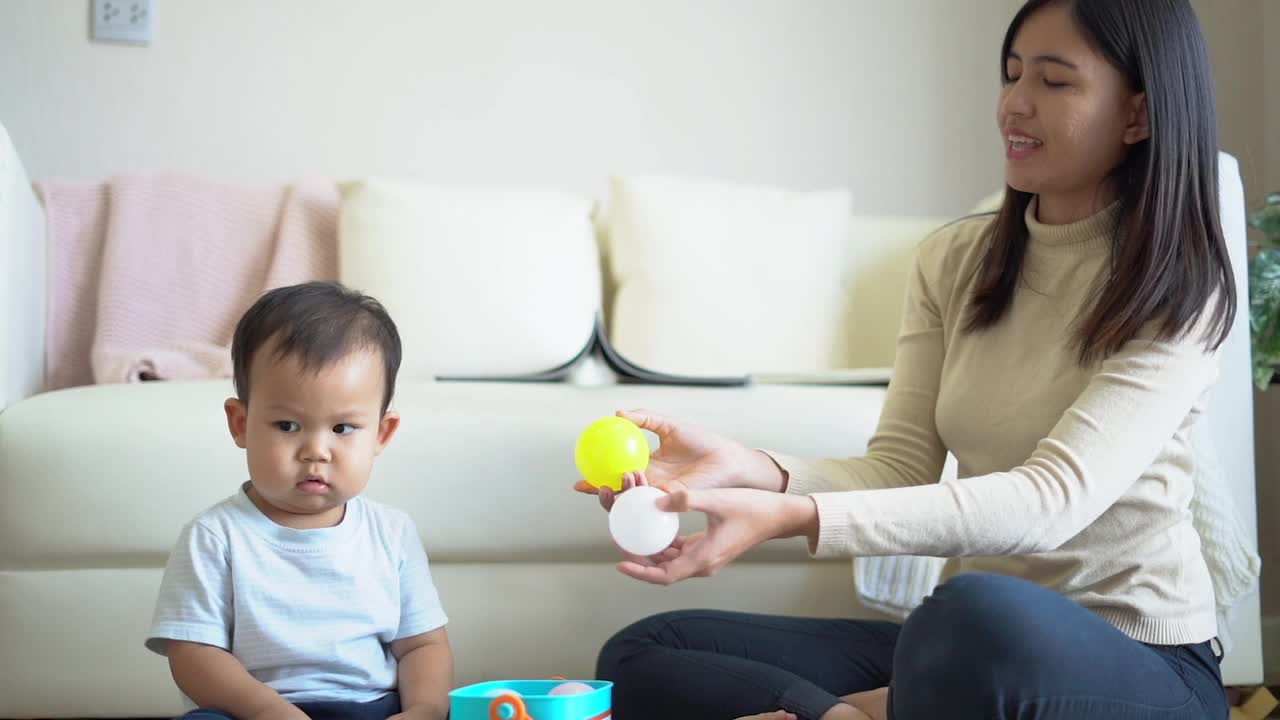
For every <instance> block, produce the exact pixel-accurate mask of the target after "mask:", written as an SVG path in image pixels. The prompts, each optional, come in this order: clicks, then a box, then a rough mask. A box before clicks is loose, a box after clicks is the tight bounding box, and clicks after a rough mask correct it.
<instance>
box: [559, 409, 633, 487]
mask: <svg viewBox="0 0 1280 720" xmlns="http://www.w3.org/2000/svg"><path fill="white" fill-rule="evenodd" d="M573 459H574V463H575V464H576V465H577V466H578V472H579V473H582V479H583V480H585V481H587V484H588V485H590V486H592V487H594V488H602V487H607V488H611V489H612V490H614V491H615V492H616V491H619V490H621V489H622V476H623V474H625V473H629V472H639V471H641V470H644V469H645V468H646V467H648V465H649V441H648V440H647V439H646V438H645V435H644V431H643V430H641V429H640V428H639V426H637V425H636V424H635V423H633V422H631V421H630V420H628V419H626V418H622V417H617V416H609V417H603V418H600V419H599V420H596V421H595V422H593V423H591V424H590V425H588V426H587V428H586V429H585V430H583V431H582V434H580V435H579V436H578V442H577V445H575V446H574V449H573Z"/></svg>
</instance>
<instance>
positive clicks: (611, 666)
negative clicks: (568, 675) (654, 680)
mask: <svg viewBox="0 0 1280 720" xmlns="http://www.w3.org/2000/svg"><path fill="white" fill-rule="evenodd" d="M690 613H691V611H689V610H672V611H669V612H664V613H658V614H657V615H650V616H649V617H647V618H644V619H642V620H637V621H636V622H634V623H631V624H630V625H628V626H626V627H625V628H623V629H621V630H619V631H618V632H616V633H614V635H613V637H611V638H609V639H608V640H607V641H606V642H605V644H604V646H603V647H601V648H600V654H599V655H598V656H597V658H596V677H597V678H599V679H601V680H616V679H617V677H618V675H619V672H620V670H621V668H622V667H623V666H624V665H625V664H626V662H627V660H629V659H631V658H632V657H635V655H636V654H638V653H641V652H644V651H645V650H646V649H649V648H652V647H655V646H661V645H664V644H665V643H666V642H667V641H666V640H665V639H664V636H665V634H666V631H667V630H668V629H669V628H670V627H671V626H672V625H673V624H675V623H678V622H679V621H680V620H681V618H682V617H684V616H686V615H688V614H690Z"/></svg>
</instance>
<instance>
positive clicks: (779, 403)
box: [0, 381, 884, 571]
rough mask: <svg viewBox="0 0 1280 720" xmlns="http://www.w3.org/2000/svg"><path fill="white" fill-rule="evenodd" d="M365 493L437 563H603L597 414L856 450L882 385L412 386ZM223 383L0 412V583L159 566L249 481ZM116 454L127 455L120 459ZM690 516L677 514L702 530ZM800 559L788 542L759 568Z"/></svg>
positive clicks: (120, 392)
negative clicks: (588, 483) (593, 478)
mask: <svg viewBox="0 0 1280 720" xmlns="http://www.w3.org/2000/svg"><path fill="white" fill-rule="evenodd" d="M397 389H398V394H397V398H396V401H395V406H396V407H397V409H398V410H399V411H400V412H401V414H402V416H403V422H402V425H401V429H400V431H399V433H398V435H397V436H396V437H395V438H394V439H393V440H392V442H391V444H390V445H389V446H388V447H387V450H386V452H384V453H383V454H382V456H381V457H379V458H378V460H377V462H376V463H375V464H374V470H373V478H372V480H371V482H370V484H369V489H368V494H369V496H370V497H372V498H374V499H376V500H382V501H385V502H388V503H391V504H393V505H395V506H397V507H399V508H401V509H404V510H405V511H407V512H409V513H410V514H411V515H412V516H413V517H414V519H415V520H416V521H417V523H418V527H419V529H420V530H421V532H422V535H423V537H424V539H425V540H426V544H427V551H428V553H429V554H430V555H431V557H432V559H433V561H467V560H471V561H519V560H520V559H522V558H523V559H526V560H541V561H573V560H582V561H586V560H612V559H616V558H617V551H616V550H615V549H614V547H613V544H612V542H611V540H610V539H609V532H608V521H607V516H606V515H605V513H603V512H602V511H601V510H600V508H599V506H598V505H597V503H596V501H595V498H593V497H590V496H587V495H582V494H579V493H575V492H573V491H572V489H571V486H572V484H573V482H574V480H576V479H577V475H576V470H575V468H574V463H573V447H574V443H575V441H576V438H577V434H578V433H579V432H580V431H581V430H582V429H583V428H584V427H586V426H587V424H588V423H589V422H590V421H592V420H594V419H595V418H597V417H599V416H602V415H606V414H609V413H612V412H613V411H614V410H615V409H617V408H627V407H637V406H642V405H645V406H649V407H652V408H654V409H655V410H660V411H662V412H667V413H670V414H672V415H674V416H677V417H686V418H688V419H690V420H693V421H698V422H701V423H703V424H705V425H707V426H708V427H714V428H716V429H718V430H721V431H723V432H725V433H727V434H729V435H730V436H733V437H737V438H738V439H740V440H741V441H743V442H745V443H748V444H751V445H754V446H769V447H775V448H777V449H779V450H781V451H785V452H789V453H796V454H800V455H833V456H839V455H851V454H856V453H859V452H862V451H863V450H864V449H865V447H866V443H867V440H868V439H869V438H870V435H871V432H872V430H873V429H874V427H875V423H876V419H877V416H878V415H879V412H880V407H881V404H882V402H883V396H884V389H883V388H869V387H840V388H836V387H780V386H760V387H754V388H707V389H697V388H683V387H646V386H636V385H615V386H601V387H594V388H592V387H576V386H572V385H563V384H549V383H528V384H515V383H482V382H474V383H472V382H457V383H454V382H413V381H409V382H405V383H402V384H401V385H399V386H398V388H397ZM231 392H232V390H231V385H230V383H229V382H225V381H201V382H168V383H148V384H141V385H94V386H88V387H81V388H73V389H68V390H61V391H57V392H52V393H45V394H42V395H37V396H35V397H33V398H29V399H27V400H24V401H22V402H19V403H17V404H15V405H13V406H10V407H9V408H7V409H6V410H4V412H2V413H0V571H3V570H7V569H13V568H67V567H110V566H121V565H123V566H129V567H139V566H156V567H158V566H161V565H163V563H164V557H165V555H166V554H167V553H168V551H169V549H170V547H171V546H172V544H173V542H174V541H175V540H176V539H177V537H178V532H179V530H180V529H181V528H182V526H183V525H184V524H185V523H186V522H187V521H188V520H190V519H191V518H192V517H193V516H194V515H195V514H196V513H198V512H200V511H201V510H203V509H205V508H207V507H209V506H210V505H212V504H214V503H216V502H218V501H219V500H221V499H222V498H224V497H226V496H227V495H230V494H231V493H232V492H234V491H235V489H236V488H237V487H238V486H239V484H240V483H241V482H242V481H243V480H244V479H245V478H246V470H245V457H244V451H242V450H240V449H238V448H237V447H236V446H235V445H234V444H233V443H232V441H231V438H230V436H229V435H228V434H227V429H226V424H225V418H224V416H223V412H222V407H221V405H222V401H223V400H224V399H225V398H226V397H228V396H230V395H231ZM122 449H124V451H122ZM698 517H700V516H697V517H695V516H693V515H689V516H687V517H686V518H685V520H686V521H687V522H686V527H687V528H692V527H696V526H697V519H698ZM770 553H772V554H773V556H774V557H776V556H777V554H778V553H785V554H787V555H788V556H789V557H792V558H799V557H803V556H804V551H803V547H802V545H801V544H797V543H781V544H779V546H778V547H776V548H771V549H766V550H764V551H763V555H762V557H768V556H770Z"/></svg>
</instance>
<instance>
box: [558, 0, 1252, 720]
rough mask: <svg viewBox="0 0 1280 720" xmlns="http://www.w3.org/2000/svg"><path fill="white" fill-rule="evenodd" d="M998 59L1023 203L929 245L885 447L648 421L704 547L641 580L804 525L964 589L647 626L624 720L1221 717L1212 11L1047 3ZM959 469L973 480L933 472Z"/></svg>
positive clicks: (669, 555)
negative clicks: (1209, 485)
mask: <svg viewBox="0 0 1280 720" xmlns="http://www.w3.org/2000/svg"><path fill="white" fill-rule="evenodd" d="M1001 62H1002V65H1001V73H1002V76H1003V79H1004V89H1003V92H1002V93H1001V95H1000V100H999V104H998V107H997V121H998V126H999V129H1000V132H1001V134H1002V137H1003V138H1004V140H1005V146H1006V157H1007V165H1006V174H1007V184H1008V187H1009V190H1008V191H1007V192H1006V194H1005V199H1004V204H1003V207H1001V209H1000V210H999V212H998V213H996V214H995V215H994V216H985V217H978V218H970V219H966V220H962V221H959V222H957V223H954V224H952V225H950V226H948V227H946V228H944V229H942V230H940V231H938V232H937V233H935V234H934V235H933V236H931V237H930V238H928V239H927V240H926V241H925V242H924V243H923V244H922V245H921V247H920V249H919V253H918V257H917V259H916V264H915V268H914V270H913V272H912V276H911V277H910V280H909V284H908V290H907V303H906V309H905V311H904V316H903V320H902V330H901V334H900V336H899V339H898V351H897V360H896V365H895V367H894V377H893V382H892V384H891V385H890V388H889V391H888V395H887V398H886V401H885V407H884V410H883V414H882V416H881V419H880V425H879V428H878V430H877V433H876V435H875V437H874V438H873V439H872V440H871V442H870V445H869V447H868V450H867V454H866V455H865V456H864V457H859V458H851V459H840V460H822V461H805V460H801V459H798V458H793V457H788V456H785V455H781V454H777V453H764V452H760V451H751V450H748V449H746V448H744V447H743V446H741V445H739V444H737V443H734V442H732V441H730V440H727V439H725V438H721V437H718V436H716V435H714V434H711V433H709V432H705V431H703V430H700V429H697V428H694V427H691V426H689V425H687V424H683V423H680V422H678V421H675V420H668V419H663V418H660V417H657V416H654V415H651V414H648V413H643V412H640V413H630V414H625V415H626V416H627V417H630V418H632V419H633V420H635V421H636V422H637V423H638V424H639V425H641V426H642V427H644V428H646V429H648V430H651V431H653V432H655V433H656V434H657V435H658V436H659V439H660V441H661V447H660V449H659V450H658V451H657V453H656V454H655V455H654V457H653V459H652V461H651V463H650V466H649V468H648V475H647V477H644V476H640V477H627V478H626V479H625V480H626V487H632V486H634V485H635V484H638V483H645V482H650V483H653V484H656V485H659V486H662V487H665V488H666V489H667V490H668V491H670V495H669V496H667V497H666V498H664V499H663V500H662V501H661V503H662V504H664V505H665V507H667V508H668V509H672V510H679V511H685V510H695V511H700V512H703V513H705V514H706V516H707V519H708V528H707V530H706V531H705V532H704V533H699V534H696V535H693V536H690V537H688V538H683V539H680V540H677V542H676V543H675V544H674V545H673V546H672V547H671V548H669V549H668V550H667V551H666V552H665V553H664V554H663V555H661V556H659V557H655V558H629V559H628V560H626V561H624V562H623V563H622V564H621V565H620V566H619V567H620V569H621V570H622V572H624V573H626V574H628V575H630V576H633V577H635V578H638V579H640V580H645V581H649V582H653V583H659V584H668V583H672V582H677V581H679V580H682V579H684V578H687V577H691V576H699V575H709V574H713V573H715V572H716V571H717V570H718V569H720V568H721V567H723V566H724V565H725V564H726V563H728V562H730V561H731V560H733V559H734V558H735V557H737V556H738V555H740V554H741V553H742V552H744V551H746V550H747V549H749V548H751V547H752V546H754V545H756V544H758V543H760V542H763V541H765V540H768V539H770V538H775V537H786V536H797V535H803V536H806V537H808V539H809V544H810V548H811V550H812V551H813V552H814V553H815V554H816V555H818V556H832V555H845V556H847V555H867V556H874V555H931V556H941V557H950V558H959V559H957V560H952V561H951V562H950V563H949V565H948V573H947V576H948V577H950V578H952V579H950V580H948V581H947V582H945V583H944V584H942V585H941V586H940V587H939V588H937V589H936V590H935V592H934V593H933V594H932V595H931V596H930V597H929V598H927V599H926V600H925V601H924V603H923V604H922V605H921V606H920V607H919V608H918V609H917V610H916V611H915V612H914V613H913V614H912V615H911V616H910V617H909V618H908V619H907V620H906V622H905V623H904V624H903V625H901V626H899V625H896V624H892V623H883V622H868V621H856V620H816V619H812V620H811V619H795V618H777V617H765V616H755V615H744V614H737V613H727V612H718V611H685V612H674V613H666V614H663V615H659V616H656V617H653V618H649V619H646V620H643V621H641V622H639V623H637V624H635V625H633V626H631V627H629V628H627V629H625V630H623V631H622V632H620V633H619V634H618V635H617V636H615V637H614V638H613V639H611V640H610V641H609V642H608V644H607V645H606V646H605V647H604V648H603V649H602V651H601V653H600V657H599V665H598V672H599V675H600V677H602V678H606V679H610V680H613V681H615V683H616V688H615V713H616V717H617V718H618V720H634V719H637V718H641V719H653V718H663V719H664V720H680V719H681V718H697V719H698V720H704V719H707V718H716V717H736V716H746V715H750V714H751V713H761V712H765V711H772V712H766V714H764V715H758V716H753V717H777V718H795V717H799V718H807V719H817V718H821V719H822V720H839V719H841V718H859V719H865V718H868V717H870V718H885V717H894V718H897V719H898V720H914V719H916V718H929V719H931V720H932V719H934V718H942V717H951V718H975V719H978V718H981V719H986V718H1033V717H1034V718H1041V719H1043V718H1086V717H1087V718H1161V719H1162V720H1174V719H1177V718H1197V719H1203V718H1225V717H1227V704H1226V700H1225V697H1224V693H1223V690H1222V686H1221V677H1220V674H1219V670H1218V663H1219V661H1220V658H1219V657H1218V656H1217V654H1216V652H1215V648H1214V646H1213V645H1212V644H1211V641H1212V640H1213V639H1214V635H1215V633H1216V623H1215V618H1214V597H1213V590H1212V586H1211V584H1210V579H1209V574H1208V571H1207V568H1206V566H1205V563H1204V560H1203V558H1202V556H1201V553H1200V546H1199V540H1198V537H1197V535H1196V532H1195V530H1194V528H1193V527H1192V523H1191V516H1190V514H1189V512H1188V505H1189V502H1190V499H1191V495H1192V479H1191V473H1192V469H1193V460H1192V456H1191V451H1190V448H1189V444H1188V433H1189V429H1190V427H1191V426H1192V424H1193V423H1195V422H1196V421H1197V419H1198V416H1199V415H1200V411H1201V404H1202V402H1203V399H1204V398H1203V396H1204V394H1205V392H1206V390H1207V389H1208V388H1209V387H1210V386H1211V385H1212V384H1213V382H1214V381H1215V379H1216V372H1217V370H1216V359H1215V352H1216V350H1217V348H1218V346H1219V345H1220V344H1221V343H1222V341H1223V340H1224V339H1225V337H1226V335H1227V332H1228V330H1229V328H1230V327H1231V323H1232V320H1233V317H1234V308H1235V298H1236V295H1235V293H1236V290H1235V287H1234V285H1233V282H1232V274H1231V268H1230V261H1229V259H1228V255H1227V249H1226V244H1225V242H1224V239H1223V236H1222V230H1221V228H1220V226H1219V221H1218V206H1217V197H1218V193H1217V135H1216V128H1215V119H1214V114H1213V94H1212V88H1211V82H1210V78H1209V66H1208V60H1207V56H1206V53H1205V49H1204V43H1203V39H1202V37H1201V35H1200V30H1199V26H1198V23H1197V20H1196V18H1195V15H1194V13H1193V12H1192V10H1191V8H1190V6H1189V4H1188V2H1187V0H1074V1H1072V0H1057V1H1055V0H1031V1H1030V2H1027V3H1026V5H1025V6H1023V8H1022V9H1021V10H1020V11H1019V13H1018V14H1017V16H1016V17H1015V18H1014V19H1013V22H1012V24H1011V25H1010V27H1009V30H1008V32H1007V34H1006V36H1005V40H1004V45H1003V48H1002V52H1001ZM947 451H950V452H951V453H953V454H954V455H955V456H956V458H957V459H958V460H959V465H960V478H961V479H960V480H958V481H956V482H948V483H939V476H940V474H941V471H942V467H943V461H944V458H945V455H946V453H947ZM579 489H583V488H582V487H581V486H580V488H579ZM612 499H613V498H612V495H611V493H609V492H608V491H602V492H601V497H600V500H601V502H602V504H603V505H604V506H605V507H606V508H608V507H609V506H610V505H611V504H612Z"/></svg>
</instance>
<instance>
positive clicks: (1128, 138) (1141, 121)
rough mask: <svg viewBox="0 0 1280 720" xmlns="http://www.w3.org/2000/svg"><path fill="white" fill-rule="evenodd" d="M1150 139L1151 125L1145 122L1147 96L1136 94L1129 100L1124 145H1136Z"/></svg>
mask: <svg viewBox="0 0 1280 720" xmlns="http://www.w3.org/2000/svg"><path fill="white" fill-rule="evenodd" d="M1149 137H1151V124H1150V123H1149V122H1148V121H1147V94H1146V93H1138V94H1136V95H1134V96H1133V97H1132V98H1130V99H1129V124H1128V125H1127V126H1125V129H1124V144H1125V145H1137V144H1138V143H1140V142H1142V141H1143V140H1146V139H1147V138H1149Z"/></svg>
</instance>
